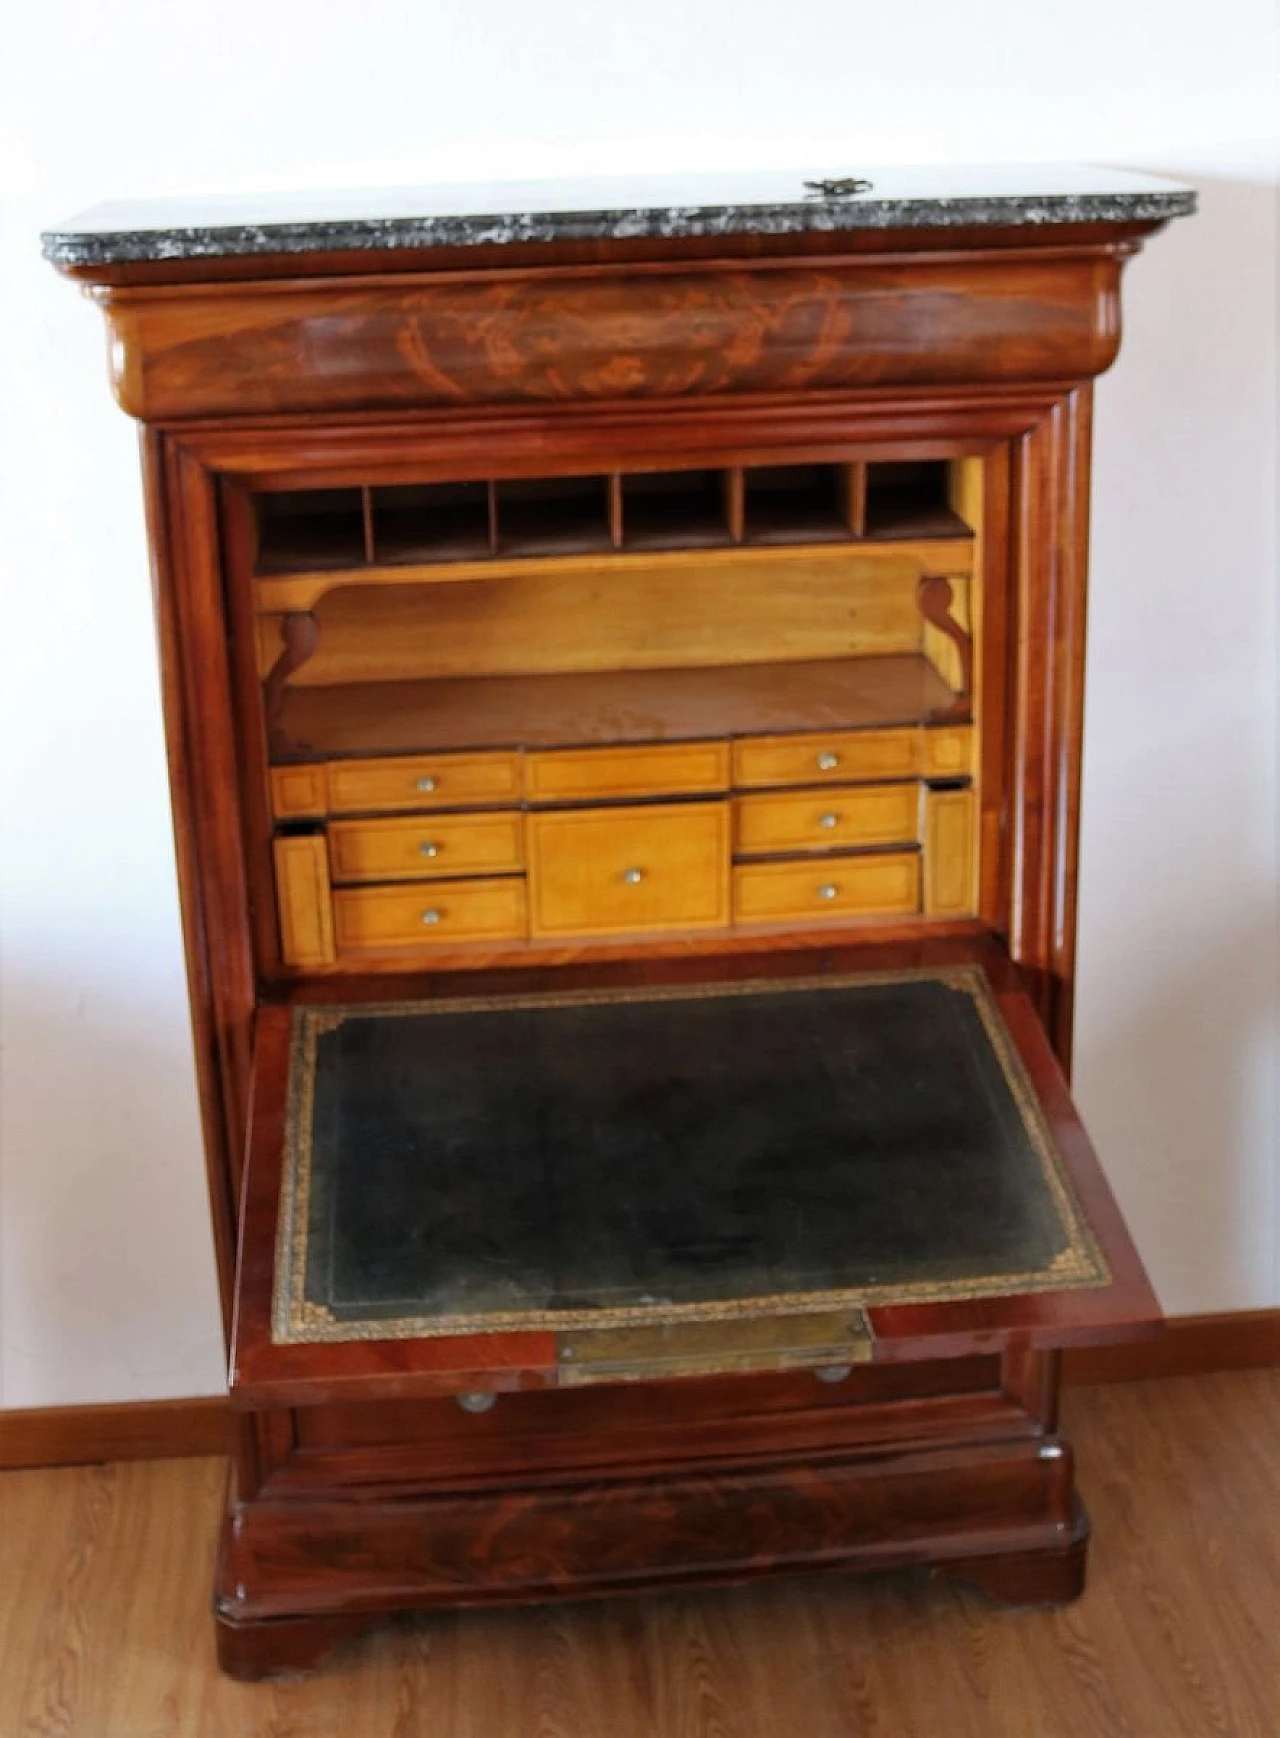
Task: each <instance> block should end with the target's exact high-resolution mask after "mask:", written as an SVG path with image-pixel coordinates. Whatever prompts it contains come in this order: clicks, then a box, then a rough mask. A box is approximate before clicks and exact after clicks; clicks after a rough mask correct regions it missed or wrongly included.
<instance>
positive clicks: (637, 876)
mask: <svg viewBox="0 0 1280 1738" xmlns="http://www.w3.org/2000/svg"><path fill="white" fill-rule="evenodd" d="M622 879H623V880H624V881H625V882H626V884H627V886H628V887H639V885H640V883H641V882H642V881H643V880H644V870H643V869H624V870H623V871H622Z"/></svg>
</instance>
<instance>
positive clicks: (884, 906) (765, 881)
mask: <svg viewBox="0 0 1280 1738" xmlns="http://www.w3.org/2000/svg"><path fill="white" fill-rule="evenodd" d="M919 909H920V858H919V855H918V854H917V853H916V852H914V851H911V852H907V851H886V852H884V853H877V854H876V855H875V856H868V857H841V858H839V859H833V860H832V861H830V862H826V863H748V864H743V865H742V866H741V867H739V868H737V869H735V870H734V872H733V916H734V921H735V922H736V923H777V922H785V921H788V920H793V919H808V920H811V921H813V922H821V921H822V919H823V918H826V917H854V916H857V917H902V916H909V915H910V914H911V913H912V912H915V911H919Z"/></svg>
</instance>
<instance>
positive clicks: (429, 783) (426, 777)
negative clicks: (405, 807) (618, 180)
mask: <svg viewBox="0 0 1280 1738" xmlns="http://www.w3.org/2000/svg"><path fill="white" fill-rule="evenodd" d="M416 788H417V789H418V790H420V791H433V790H434V789H435V788H436V781H435V780H434V779H433V778H432V777H431V775H430V773H424V774H423V776H422V777H421V778H420V779H419V780H418V781H417V787H416Z"/></svg>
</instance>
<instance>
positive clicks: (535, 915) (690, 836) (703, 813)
mask: <svg viewBox="0 0 1280 1738" xmlns="http://www.w3.org/2000/svg"><path fill="white" fill-rule="evenodd" d="M529 875H530V883H531V889H530V892H531V905H532V917H531V923H530V928H531V933H532V934H533V935H534V936H535V937H536V936H551V935H557V936H558V935H627V934H631V933H634V932H636V931H639V930H652V929H709V928H715V927H717V926H719V925H721V924H727V923H728V922H729V805H728V803H689V804H681V805H678V806H677V805H668V806H662V807H654V808H651V809H592V810H580V811H577V812H574V813H556V814H540V815H531V816H530V817H529Z"/></svg>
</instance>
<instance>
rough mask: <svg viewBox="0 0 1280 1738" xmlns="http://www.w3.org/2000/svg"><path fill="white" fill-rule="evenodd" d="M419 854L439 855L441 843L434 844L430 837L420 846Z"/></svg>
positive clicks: (423, 855)
mask: <svg viewBox="0 0 1280 1738" xmlns="http://www.w3.org/2000/svg"><path fill="white" fill-rule="evenodd" d="M418 855H419V856H420V857H438V856H439V855H440V847H439V845H435V844H433V843H432V842H431V840H430V839H428V840H427V841H426V843H425V844H422V845H419V846H418Z"/></svg>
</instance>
